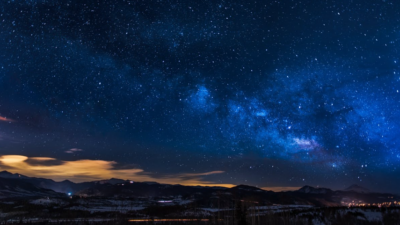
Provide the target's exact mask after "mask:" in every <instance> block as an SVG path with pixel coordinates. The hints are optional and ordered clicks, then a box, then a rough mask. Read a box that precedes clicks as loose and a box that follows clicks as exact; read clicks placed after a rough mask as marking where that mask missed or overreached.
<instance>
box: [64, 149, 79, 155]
mask: <svg viewBox="0 0 400 225" xmlns="http://www.w3.org/2000/svg"><path fill="white" fill-rule="evenodd" d="M81 151H83V150H82V149H79V148H71V149H70V150H67V151H65V153H68V154H73V153H75V152H81Z"/></svg>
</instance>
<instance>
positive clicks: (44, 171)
mask: <svg viewBox="0 0 400 225" xmlns="http://www.w3.org/2000/svg"><path fill="white" fill-rule="evenodd" d="M32 160H34V161H36V162H39V163H35V164H30V163H29V161H32ZM55 160H57V159H55V158H48V157H27V156H23V155H3V156H0V169H7V170H8V171H9V172H12V173H18V174H24V175H25V176H30V177H43V178H48V179H53V180H56V181H63V180H65V179H68V180H71V181H74V182H85V181H97V180H105V179H110V178H111V177H117V178H119V179H125V180H132V181H136V182H145V181H153V182H158V183H162V184H181V185H187V186H210V187H234V186H235V185H233V184H219V183H213V182H211V181H206V180H204V176H209V175H214V174H222V173H224V171H210V172H206V173H180V174H169V175H164V176H162V177H159V176H157V177H153V176H152V174H151V173H148V172H145V171H144V170H142V169H138V168H132V169H118V168H116V167H115V166H116V165H117V162H115V161H105V160H91V159H84V160H75V161H60V162H61V163H58V164H55V165H52V164H50V165H49V164H48V163H47V162H51V161H55ZM57 161H59V160H57ZM40 162H42V163H40ZM2 167H4V168H2Z"/></svg>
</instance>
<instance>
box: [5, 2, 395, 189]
mask: <svg viewBox="0 0 400 225" xmlns="http://www.w3.org/2000/svg"><path fill="white" fill-rule="evenodd" d="M399 65H400V2H397V1H396V0H336V1H335V0H321V1H315V0H303V1H298V0H282V1H279V0H276V1H272V0H264V1H245V0H241V1H239V0H232V1H227V0H225V1H198V0H185V1H183V0H182V1H178V0H170V1H165V0H157V1H156V0H2V1H1V2H0V155H1V157H0V169H1V170H8V171H10V172H18V173H22V174H25V175H31V176H40V177H47V178H53V179H55V180H64V179H71V180H73V181H84V180H98V179H106V178H111V177H118V178H124V179H132V180H135V181H157V182H162V183H180V184H188V185H197V184H199V185H223V186H231V185H238V184H247V185H253V186H258V187H260V188H264V189H269V190H288V189H295V188H298V187H301V186H304V185H313V186H322V187H328V188H332V189H344V188H346V187H347V186H350V185H352V184H359V185H361V186H364V187H367V188H369V189H371V190H375V191H389V192H397V193H398V192H399V191H398V186H399V184H400V179H399V178H400V168H399V167H400V93H399V91H400V67H399Z"/></svg>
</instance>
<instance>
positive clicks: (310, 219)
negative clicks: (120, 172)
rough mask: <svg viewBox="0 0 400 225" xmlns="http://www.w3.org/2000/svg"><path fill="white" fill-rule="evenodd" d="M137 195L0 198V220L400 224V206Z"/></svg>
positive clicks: (2, 222)
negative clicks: (138, 198)
mask: <svg viewBox="0 0 400 225" xmlns="http://www.w3.org/2000/svg"><path fill="white" fill-rule="evenodd" d="M132 202H133V200H132V201H128V200H124V201H120V202H118V201H117V200H115V199H113V200H111V199H100V198H96V199H84V200H82V199H74V198H72V199H70V198H66V199H53V200H49V199H41V200H32V199H31V200H27V201H23V200H14V201H8V202H6V201H2V202H1V203H0V224H236V225H245V224H247V225H260V224H271V225H274V224H304V225H323V224H324V225H342V224H344V225H346V224H349V225H350V224H351V225H353V224H364V225H369V224H371V225H380V224H400V208H399V207H381V208H379V207H314V206H304V205H270V206H257V205H256V204H254V203H253V202H246V201H238V202H236V203H234V202H232V207H231V208H226V207H225V208H219V209H218V208H200V207H198V206H196V204H194V203H189V204H183V205H179V204H166V205H163V204H153V205H148V206H146V207H139V206H134V205H133V203H132Z"/></svg>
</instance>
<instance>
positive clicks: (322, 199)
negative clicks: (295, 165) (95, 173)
mask: <svg viewBox="0 0 400 225" xmlns="http://www.w3.org/2000/svg"><path fill="white" fill-rule="evenodd" d="M68 193H70V194H72V195H74V196H78V197H102V198H159V199H166V198H172V197H174V196H175V197H176V196H181V197H183V198H186V199H188V198H190V199H196V200H197V201H200V202H201V201H203V202H204V201H214V200H215V199H218V200H219V201H222V202H230V201H232V200H237V199H241V200H247V201H250V202H257V203H258V204H297V205H299V204H301V205H315V206H340V205H347V204H351V203H354V202H356V203H381V202H385V201H400V197H399V196H397V195H392V194H388V193H373V192H370V191H369V190H368V189H366V188H363V187H360V186H357V185H352V186H350V187H349V188H346V189H345V190H337V191H333V190H331V189H328V188H315V187H311V186H304V187H302V188H300V189H299V190H297V191H287V192H273V191H265V190H262V189H259V188H257V187H252V186H247V185H238V186H236V187H233V188H224V187H200V186H183V185H169V184H159V183H155V182H132V181H127V180H121V179H115V178H113V179H109V180H102V181H93V182H84V183H74V182H71V181H68V180H66V181H61V182H56V181H54V180H51V179H45V178H35V177H27V176H24V175H21V174H12V173H9V172H7V171H3V172H0V198H7V197H27V196H28V197H35V196H36V197H42V196H47V197H66V196H67V194H68Z"/></svg>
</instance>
